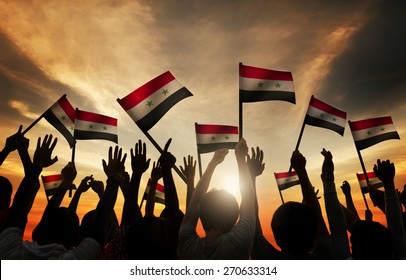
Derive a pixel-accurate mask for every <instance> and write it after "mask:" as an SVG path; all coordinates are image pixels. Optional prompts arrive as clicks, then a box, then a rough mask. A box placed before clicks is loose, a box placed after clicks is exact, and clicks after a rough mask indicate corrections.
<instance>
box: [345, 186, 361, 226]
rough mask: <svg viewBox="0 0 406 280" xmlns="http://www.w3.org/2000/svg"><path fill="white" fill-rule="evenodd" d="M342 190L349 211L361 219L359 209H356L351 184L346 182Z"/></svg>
mask: <svg viewBox="0 0 406 280" xmlns="http://www.w3.org/2000/svg"><path fill="white" fill-rule="evenodd" d="M341 190H342V191H343V194H344V196H345V204H346V205H347V209H348V210H350V211H351V212H352V213H353V214H354V215H355V216H357V217H358V219H359V216H358V212H357V209H356V208H355V205H354V201H353V200H352V195H351V186H350V184H349V183H348V182H347V181H344V182H343V183H342V185H341Z"/></svg>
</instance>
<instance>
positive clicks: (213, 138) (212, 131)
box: [195, 123, 239, 154]
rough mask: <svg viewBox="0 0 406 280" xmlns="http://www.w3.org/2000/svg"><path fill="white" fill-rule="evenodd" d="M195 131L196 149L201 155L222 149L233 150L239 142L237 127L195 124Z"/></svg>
mask: <svg viewBox="0 0 406 280" xmlns="http://www.w3.org/2000/svg"><path fill="white" fill-rule="evenodd" d="M195 130H196V142H197V149H198V152H199V153H201V154H203V153H210V152H214V151H216V150H218V149H222V148H227V149H234V148H235V145H237V143H238V140H239V136H238V127H237V126H230V125H218V124H197V123H196V126H195Z"/></svg>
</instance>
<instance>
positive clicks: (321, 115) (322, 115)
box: [307, 106, 346, 127]
mask: <svg viewBox="0 0 406 280" xmlns="http://www.w3.org/2000/svg"><path fill="white" fill-rule="evenodd" d="M307 115H309V116H311V117H313V118H317V119H321V120H323V121H326V122H329V123H332V124H335V125H339V126H342V127H345V124H346V120H345V119H343V118H340V117H338V116H337V115H333V114H329V113H327V112H326V111H323V110H320V109H317V108H315V107H313V106H309V108H308V110H307Z"/></svg>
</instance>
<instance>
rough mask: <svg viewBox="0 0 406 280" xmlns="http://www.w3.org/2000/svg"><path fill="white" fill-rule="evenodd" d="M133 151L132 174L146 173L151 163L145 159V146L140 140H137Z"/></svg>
mask: <svg viewBox="0 0 406 280" xmlns="http://www.w3.org/2000/svg"><path fill="white" fill-rule="evenodd" d="M134 150H135V153H134ZM134 150H133V149H131V168H132V170H133V173H139V174H142V173H144V172H145V171H147V169H148V167H149V163H150V161H151V159H147V146H146V145H145V143H143V142H142V141H141V140H138V143H136V144H135V149H134Z"/></svg>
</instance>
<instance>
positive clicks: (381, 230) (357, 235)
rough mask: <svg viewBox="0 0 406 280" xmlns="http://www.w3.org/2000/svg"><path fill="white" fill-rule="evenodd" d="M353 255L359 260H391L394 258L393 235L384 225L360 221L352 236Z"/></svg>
mask: <svg viewBox="0 0 406 280" xmlns="http://www.w3.org/2000/svg"><path fill="white" fill-rule="evenodd" d="M350 242H351V248H352V257H353V258H354V259H357V260H390V259H392V258H393V236H392V233H391V232H390V231H389V229H388V228H386V227H385V226H384V225H382V224H380V223H378V222H374V221H364V220H360V221H358V222H357V223H356V224H355V226H354V229H353V231H352V233H351V237H350Z"/></svg>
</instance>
